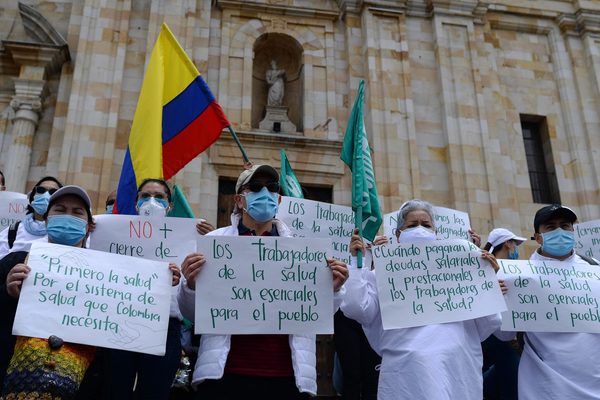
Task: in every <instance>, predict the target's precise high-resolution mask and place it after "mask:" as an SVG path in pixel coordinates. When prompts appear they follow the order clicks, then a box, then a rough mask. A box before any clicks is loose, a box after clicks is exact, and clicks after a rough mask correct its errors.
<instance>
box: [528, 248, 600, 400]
mask: <svg viewBox="0 0 600 400" xmlns="http://www.w3.org/2000/svg"><path fill="white" fill-rule="evenodd" d="M530 260H535V261H558V260H556V259H554V258H548V257H544V256H542V255H540V254H539V253H538V252H537V251H536V252H534V253H533V254H532V255H531V257H530ZM561 263H562V264H564V266H565V267H568V266H570V265H573V264H586V265H587V263H586V262H585V261H584V260H583V259H582V258H581V257H579V256H578V255H575V254H574V255H573V256H571V257H569V258H567V259H566V260H564V261H561ZM598 268H600V266H599V267H598ZM596 295H598V293H596ZM540 399H544V400H592V399H600V334H597V333H562V332H527V334H526V340H525V348H524V350H523V354H522V355H521V362H520V364H519V400H540Z"/></svg>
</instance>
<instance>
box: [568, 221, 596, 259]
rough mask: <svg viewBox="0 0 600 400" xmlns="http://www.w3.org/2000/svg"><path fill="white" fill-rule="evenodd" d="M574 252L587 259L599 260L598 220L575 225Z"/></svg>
mask: <svg viewBox="0 0 600 400" xmlns="http://www.w3.org/2000/svg"><path fill="white" fill-rule="evenodd" d="M573 227H574V228H575V240H576V243H575V251H577V253H578V254H583V255H585V256H588V257H594V258H600V219H597V220H595V221H588V222H583V223H581V224H575V225H574V226H573Z"/></svg>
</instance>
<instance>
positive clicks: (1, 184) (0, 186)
mask: <svg viewBox="0 0 600 400" xmlns="http://www.w3.org/2000/svg"><path fill="white" fill-rule="evenodd" d="M5 190H6V180H5V179H4V172H2V171H0V192H3V191H5Z"/></svg>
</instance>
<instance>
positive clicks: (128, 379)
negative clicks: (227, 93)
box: [106, 179, 183, 400]
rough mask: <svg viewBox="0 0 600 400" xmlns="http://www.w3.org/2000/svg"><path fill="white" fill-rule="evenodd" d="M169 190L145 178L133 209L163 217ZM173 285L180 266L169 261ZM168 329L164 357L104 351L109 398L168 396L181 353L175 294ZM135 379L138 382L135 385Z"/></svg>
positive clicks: (163, 183) (155, 397)
mask: <svg viewBox="0 0 600 400" xmlns="http://www.w3.org/2000/svg"><path fill="white" fill-rule="evenodd" d="M171 199H172V197H171V189H170V188H169V185H167V183H166V182H165V181H164V180H162V179H145V180H144V181H143V182H142V183H141V184H140V186H139V187H138V191H137V203H136V210H137V212H138V214H139V215H143V216H146V217H166V216H167V213H168V212H169V211H170V210H171V208H172V207H173V204H172V202H171ZM169 269H171V271H172V272H173V277H174V281H173V286H177V285H178V284H179V276H180V272H179V269H178V268H177V266H176V265H175V264H172V263H171V264H170V265H169ZM169 317H170V318H169V330H168V332H167V343H166V350H165V355H164V356H156V355H151V354H143V353H134V352H130V351H124V350H115V349H109V350H107V352H106V358H107V369H106V374H107V375H108V392H109V396H108V398H110V399H115V400H126V399H130V398H133V389H134V386H135V388H136V390H135V392H136V395H137V396H138V398H140V399H144V400H149V399H168V398H169V393H170V390H171V385H172V383H173V379H174V378H175V373H176V372H177V368H178V367H179V361H180V356H181V339H180V336H181V321H182V320H183V318H182V316H181V313H180V312H179V307H178V306H177V298H176V297H175V294H173V297H172V298H171V311H170V314H169ZM136 382H137V384H136Z"/></svg>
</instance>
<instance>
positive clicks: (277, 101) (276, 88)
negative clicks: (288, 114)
mask: <svg viewBox="0 0 600 400" xmlns="http://www.w3.org/2000/svg"><path fill="white" fill-rule="evenodd" d="M266 80H267V84H268V85H269V94H268V97H267V105H268V106H275V107H280V106H281V105H282V104H283V95H284V92H285V70H284V69H277V62H276V61H275V60H271V69H269V70H267V74H266Z"/></svg>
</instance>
